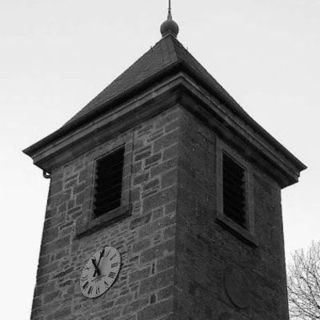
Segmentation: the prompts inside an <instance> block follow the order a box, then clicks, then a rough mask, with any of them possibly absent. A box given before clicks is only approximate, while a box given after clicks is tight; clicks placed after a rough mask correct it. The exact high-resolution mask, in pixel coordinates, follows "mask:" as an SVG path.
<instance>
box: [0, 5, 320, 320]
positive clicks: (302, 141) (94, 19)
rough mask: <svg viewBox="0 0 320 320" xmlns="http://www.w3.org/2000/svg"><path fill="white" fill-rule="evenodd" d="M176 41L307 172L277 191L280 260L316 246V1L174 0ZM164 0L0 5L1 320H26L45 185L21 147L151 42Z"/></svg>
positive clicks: (319, 192) (319, 10)
mask: <svg viewBox="0 0 320 320" xmlns="http://www.w3.org/2000/svg"><path fill="white" fill-rule="evenodd" d="M172 5H173V16H174V19H175V20H176V21H177V22H178V23H179V26H180V34H179V36H178V38H179V40H180V41H181V42H182V43H183V44H184V46H185V47H186V48H188V50H189V52H191V53H192V54H193V55H194V56H195V57H196V58H197V59H198V60H199V61H200V62H201V63H202V64H203V66H204V67H205V68H206V69H207V70H208V71H209V72H210V73H211V74H212V75H213V76H214V77H215V78H216V79H217V80H218V81H219V83H220V84H222V85H223V87H224V88H225V89H226V90H227V91H228V92H229V93H230V94H231V95H232V96H233V97H234V98H235V99H236V100H237V101H238V102H239V103H240V105H241V106H242V107H243V108H244V109H245V110H246V111H247V112H248V113H249V114H250V115H251V116H252V117H253V118H254V119H255V120H256V121H257V122H258V123H259V124H260V125H262V126H263V127H264V128H265V129H266V130H267V131H268V132H269V133H271V134H272V135H273V136H274V137H275V138H276V139H277V140H278V141H280V142H281V143H282V144H283V145H284V146H285V147H286V148H288V149H289V150H290V151H291V152H292V153H293V154H295V155H296V156H297V157H298V158H299V159H300V160H301V161H302V162H304V163H305V164H306V165H307V166H308V169H307V170H306V171H304V172H302V175H301V179H300V182H299V183H298V184H295V185H293V186H290V187H288V188H286V189H284V190H283V193H282V196H283V197H282V207H283V219H284V232H285V247H286V255H287V259H290V254H291V253H292V252H293V251H294V250H296V249H299V248H306V247H308V246H309V245H310V243H311V241H312V240H320V234H319V226H320V216H319V212H320V210H319V209H320V187H319V180H320V161H319V159H320V148H319V138H320V125H319V123H318V119H319V118H320V111H319V108H320V97H319V84H320V62H319V57H320V19H319V17H320V0H259V1H257V0H242V1H239V0H223V1H216V0H198V1H185V0H184V1H183V0H173V1H172ZM166 8H167V0H157V1H156V0H138V1H128V0H126V1H125V0H117V1H108V0H90V1H85V0H1V1H0V119H1V126H0V147H1V157H0V177H1V180H0V199H1V203H2V206H1V208H2V212H1V218H2V222H1V228H2V230H1V232H0V250H1V251H0V252H1V254H2V258H1V264H0V269H1V270H0V274H1V275H2V279H1V291H0V298H1V301H2V302H4V301H5V303H2V307H1V312H0V313H1V316H3V315H5V316H6V319H29V318H30V310H31V303H32V295H33V289H34V286H35V279H36V269H37V261H38V253H39V248H40V241H41V234H42V226H43V222H44V214H45V206H46V199H47V194H48V187H49V181H48V180H45V179H44V178H43V177H42V172H41V170H40V169H39V168H37V167H35V166H34V165H33V164H32V161H31V159H30V158H28V157H27V156H26V155H24V154H23V153H22V149H24V148H26V147H28V146H29V145H31V144H33V143H35V142H36V141H38V140H40V139H42V138H43V137H45V136H47V135H48V134H50V133H51V132H53V131H55V130H56V129H58V128H59V127H60V126H61V125H63V124H64V123H65V122H66V121H67V120H69V119H70V118H71V117H72V116H73V115H74V114H75V113H76V112H77V111H78V110H80V109H81V108H82V107H83V106H84V105H85V104H86V103H87V102H88V101H89V100H91V99H92V98H93V97H94V96H95V95H97V94H98V93H99V92H100V91H101V90H102V89H103V88H105V87H106V86H107V85H108V84H109V83H110V82H111V81H112V80H113V79H115V77H117V76H118V75H119V74H120V73H122V72H123V71H124V70H125V69H126V68H127V67H129V66H130V65H131V64H132V63H133V62H134V61H135V60H136V59H138V58H139V57H140V56H141V55H142V54H143V53H144V52H146V51H147V50H148V49H149V48H150V47H151V46H152V45H154V44H155V43H156V42H157V41H158V40H160V37H161V36H160V32H159V28H160V24H161V23H162V22H163V21H164V20H165V17H166Z"/></svg>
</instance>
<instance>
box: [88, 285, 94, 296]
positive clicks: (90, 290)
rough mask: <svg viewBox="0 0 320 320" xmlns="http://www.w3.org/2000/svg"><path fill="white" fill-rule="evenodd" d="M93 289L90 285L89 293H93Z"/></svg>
mask: <svg viewBox="0 0 320 320" xmlns="http://www.w3.org/2000/svg"><path fill="white" fill-rule="evenodd" d="M92 290H93V287H91V286H90V287H89V289H88V294H91V292H92Z"/></svg>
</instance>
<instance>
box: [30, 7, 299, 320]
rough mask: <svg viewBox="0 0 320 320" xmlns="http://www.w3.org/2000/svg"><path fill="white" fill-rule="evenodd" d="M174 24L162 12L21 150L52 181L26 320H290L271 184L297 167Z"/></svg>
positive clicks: (277, 190)
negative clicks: (115, 69)
mask: <svg viewBox="0 0 320 320" xmlns="http://www.w3.org/2000/svg"><path fill="white" fill-rule="evenodd" d="M178 31H179V28H178V25H177V24H176V23H175V22H174V21H173V20H172V17H171V14H170V12H169V16H168V20H167V21H166V22H165V23H164V24H163V25H162V26H161V32H162V39H161V40H160V41H159V42H158V43H157V44H156V45H155V46H154V47H153V48H151V49H150V50H149V51H148V52H147V53H145V54H144V55H143V56H142V57H141V58H140V59H139V60H138V61H137V62H135V63H134V64H133V65H132V66H131V67H130V68H129V69H128V70H126V71H125V72H124V73H123V74H122V75H121V76H120V77H118V78H117V79H116V80H115V81H114V82H112V83H111V84H110V85H109V86H108V87H107V88H106V89H105V90H103V91H102V92H101V93H100V94H99V95H98V96H97V97H95V98H94V99H93V100H92V101H91V102H89V104H88V105H87V106H85V107H84V108H83V109H82V110H81V111H80V112H78V113H77V114H76V115H75V116H74V117H73V118H72V119H71V120H70V121H69V122H67V123H66V124H65V125H64V126H63V127H61V128H60V129H58V130H57V131H55V132H54V133H52V134H50V135H49V136H47V137H45V138H44V139H42V140H41V141H39V142H37V143H35V144H34V145H32V146H31V147H29V148H27V149H26V150H25V151H24V152H25V153H26V154H27V155H29V156H30V157H32V159H33V160H34V163H35V165H37V166H38V167H40V168H41V169H42V170H43V172H44V175H45V176H46V177H49V178H50V179H51V180H50V190H49V197H48V204H47V210H46V215H45V222H44V229H43V238H42V244H41V251H40V258H39V266H38V273H37V284H36V288H35V293H34V300H33V307H32V315H31V319H32V320H56V319H70V320H71V319H72V320H173V319H174V320H182V319H183V320H208V319H210V320H236V319H241V320H248V319H254V320H279V319H281V320H288V306H287V292H286V271H285V260H284V245H283V231H282V214H281V189H282V188H284V187H287V186H289V185H291V184H293V183H296V182H297V181H298V177H299V174H300V171H302V170H303V169H305V166H304V165H303V164H302V163H301V162H300V161H299V160H298V159H297V158H295V157H294V156H293V155H292V154H291V153H290V152H289V151H288V150H287V149H285V148H284V147H283V146H282V145H281V144H280V143H279V142H277V141H276V140H275V139H274V138H273V137H272V136H271V135H270V134H268V133H267V132H266V131H265V130H264V129H263V128H262V127H260V126H259V125H258V124H257V123H256V122H255V121H254V120H253V119H252V118H251V117H250V116H249V115H248V114H247V113H246V112H245V111H244V110H243V109H242V108H241V107H240V106H239V105H238V104H237V102H236V101H235V100H234V99H233V98H232V97H231V96H230V95H229V94H228V93H227V92H226V91H225V90H224V89H223V88H222V87H221V86H220V85H219V84H218V82H217V81H216V80H215V79H214V78H213V77H212V76H211V75H210V74H209V73H208V72H207V71H206V70H205V69H204V68H203V67H202V66H201V64H200V63H199V62H198V61H197V60H196V59H195V58H194V57H193V56H192V55H191V54H190V53H189V52H188V51H187V50H186V49H185V48H184V47H183V45H182V44H181V43H180V42H179V41H178V40H177V39H176V37H177V34H178ZM112 250H113V251H112ZM110 252H111V254H110ZM113 259H114V260H113Z"/></svg>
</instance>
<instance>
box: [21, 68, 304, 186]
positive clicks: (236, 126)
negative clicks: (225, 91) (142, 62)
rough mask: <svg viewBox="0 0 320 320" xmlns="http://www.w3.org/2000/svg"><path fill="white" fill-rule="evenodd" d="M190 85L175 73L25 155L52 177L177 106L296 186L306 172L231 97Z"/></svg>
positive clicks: (282, 180)
mask: <svg viewBox="0 0 320 320" xmlns="http://www.w3.org/2000/svg"><path fill="white" fill-rule="evenodd" d="M159 80H160V79H159ZM195 80H197V79H194V77H190V75H189V72H181V71H180V72H178V73H175V74H174V75H171V76H166V77H164V78H162V79H161V80H160V81H158V82H157V83H155V84H154V85H153V86H152V87H149V89H147V90H144V91H143V92H142V93H140V94H136V95H134V96H133V97H131V99H127V100H126V101H124V102H123V103H120V104H118V105H114V106H113V107H112V108H106V110H107V111H106V112H105V113H104V114H100V115H99V116H97V117H96V118H92V119H90V121H88V122H85V121H83V122H82V123H81V124H80V125H79V126H76V127H74V128H71V129H69V130H65V129H64V128H62V129H59V130H57V131H56V132H54V133H53V134H51V135H49V136H48V137H46V138H44V139H42V140H41V141H39V142H38V143H36V144H34V145H32V146H31V147H29V148H27V149H26V150H24V152H25V153H26V154H28V155H29V156H30V157H32V159H33V160H34V163H35V165H37V166H39V167H40V168H42V169H43V170H45V171H47V172H51V171H52V169H53V168H55V167H57V166H59V165H61V164H64V163H66V162H68V161H70V160H72V159H73V158H74V157H76V156H78V155H80V154H82V153H84V152H86V151H88V150H90V149H92V148H94V147H96V146H98V145H99V144H101V143H102V142H103V141H106V139H109V138H111V137H114V136H116V135H118V134H119V133H122V132H125V131H127V130H129V129H132V128H133V127H135V126H137V125H139V124H140V123H141V122H143V121H145V120H147V119H149V118H151V117H153V116H155V115H156V114H159V113H160V112H162V111H164V110H166V109H168V108H171V107H172V106H174V105H179V106H180V107H184V108H186V109H187V110H188V111H190V112H192V113H193V114H195V115H196V116H197V117H199V118H200V119H202V120H203V121H205V122H206V123H207V124H208V125H209V126H210V127H213V128H214V130H215V131H216V132H217V133H218V134H220V135H222V136H225V137H226V138H228V134H227V132H234V133H235V134H236V135H237V136H238V137H239V138H241V139H242V140H243V141H244V142H245V143H246V144H247V145H248V150H249V149H250V150H254V151H255V152H258V154H260V156H261V159H264V160H263V161H265V163H266V164H267V165H268V166H269V167H270V170H269V171H270V173H272V174H273V176H274V178H275V179H276V181H278V183H279V185H280V186H281V187H285V186H288V185H290V184H293V183H295V182H297V181H298V178H299V174H300V171H302V170H304V169H305V168H306V166H305V165H304V164H303V163H301V162H300V161H299V160H298V159H297V158H296V157H295V156H293V155H292V154H291V153H290V152H289V151H288V150H287V149H286V148H285V147H283V146H282V145H281V144H280V143H279V142H278V141H277V140H276V139H274V138H273V137H272V136H271V135H270V134H269V133H267V132H266V131H265V130H264V129H263V128H262V127H261V126H260V125H258V124H257V123H256V122H255V121H254V120H253V119H252V118H251V117H250V116H249V115H248V114H247V113H246V112H245V111H244V110H243V109H242V108H241V107H240V106H239V105H238V104H237V103H236V102H235V101H234V100H233V99H232V98H231V97H230V96H229V97H230V99H226V98H228V97H224V98H225V99H221V97H220V96H219V94H217V95H213V94H212V92H209V91H208V90H207V88H205V87H204V86H202V85H199V82H201V81H195ZM63 130H64V132H62V131H63Z"/></svg>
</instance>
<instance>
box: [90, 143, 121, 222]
mask: <svg viewBox="0 0 320 320" xmlns="http://www.w3.org/2000/svg"><path fill="white" fill-rule="evenodd" d="M123 158H124V148H121V149H119V150H117V151H115V152H113V153H111V154H110V155H108V156H106V157H104V158H102V159H100V160H98V163H97V170H96V183H95V200H94V215H95V216H100V215H102V214H105V213H107V212H108V211H110V210H113V209H116V208H118V207H119V206H120V205H121V189H122V171H123V161H124V159H123Z"/></svg>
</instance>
